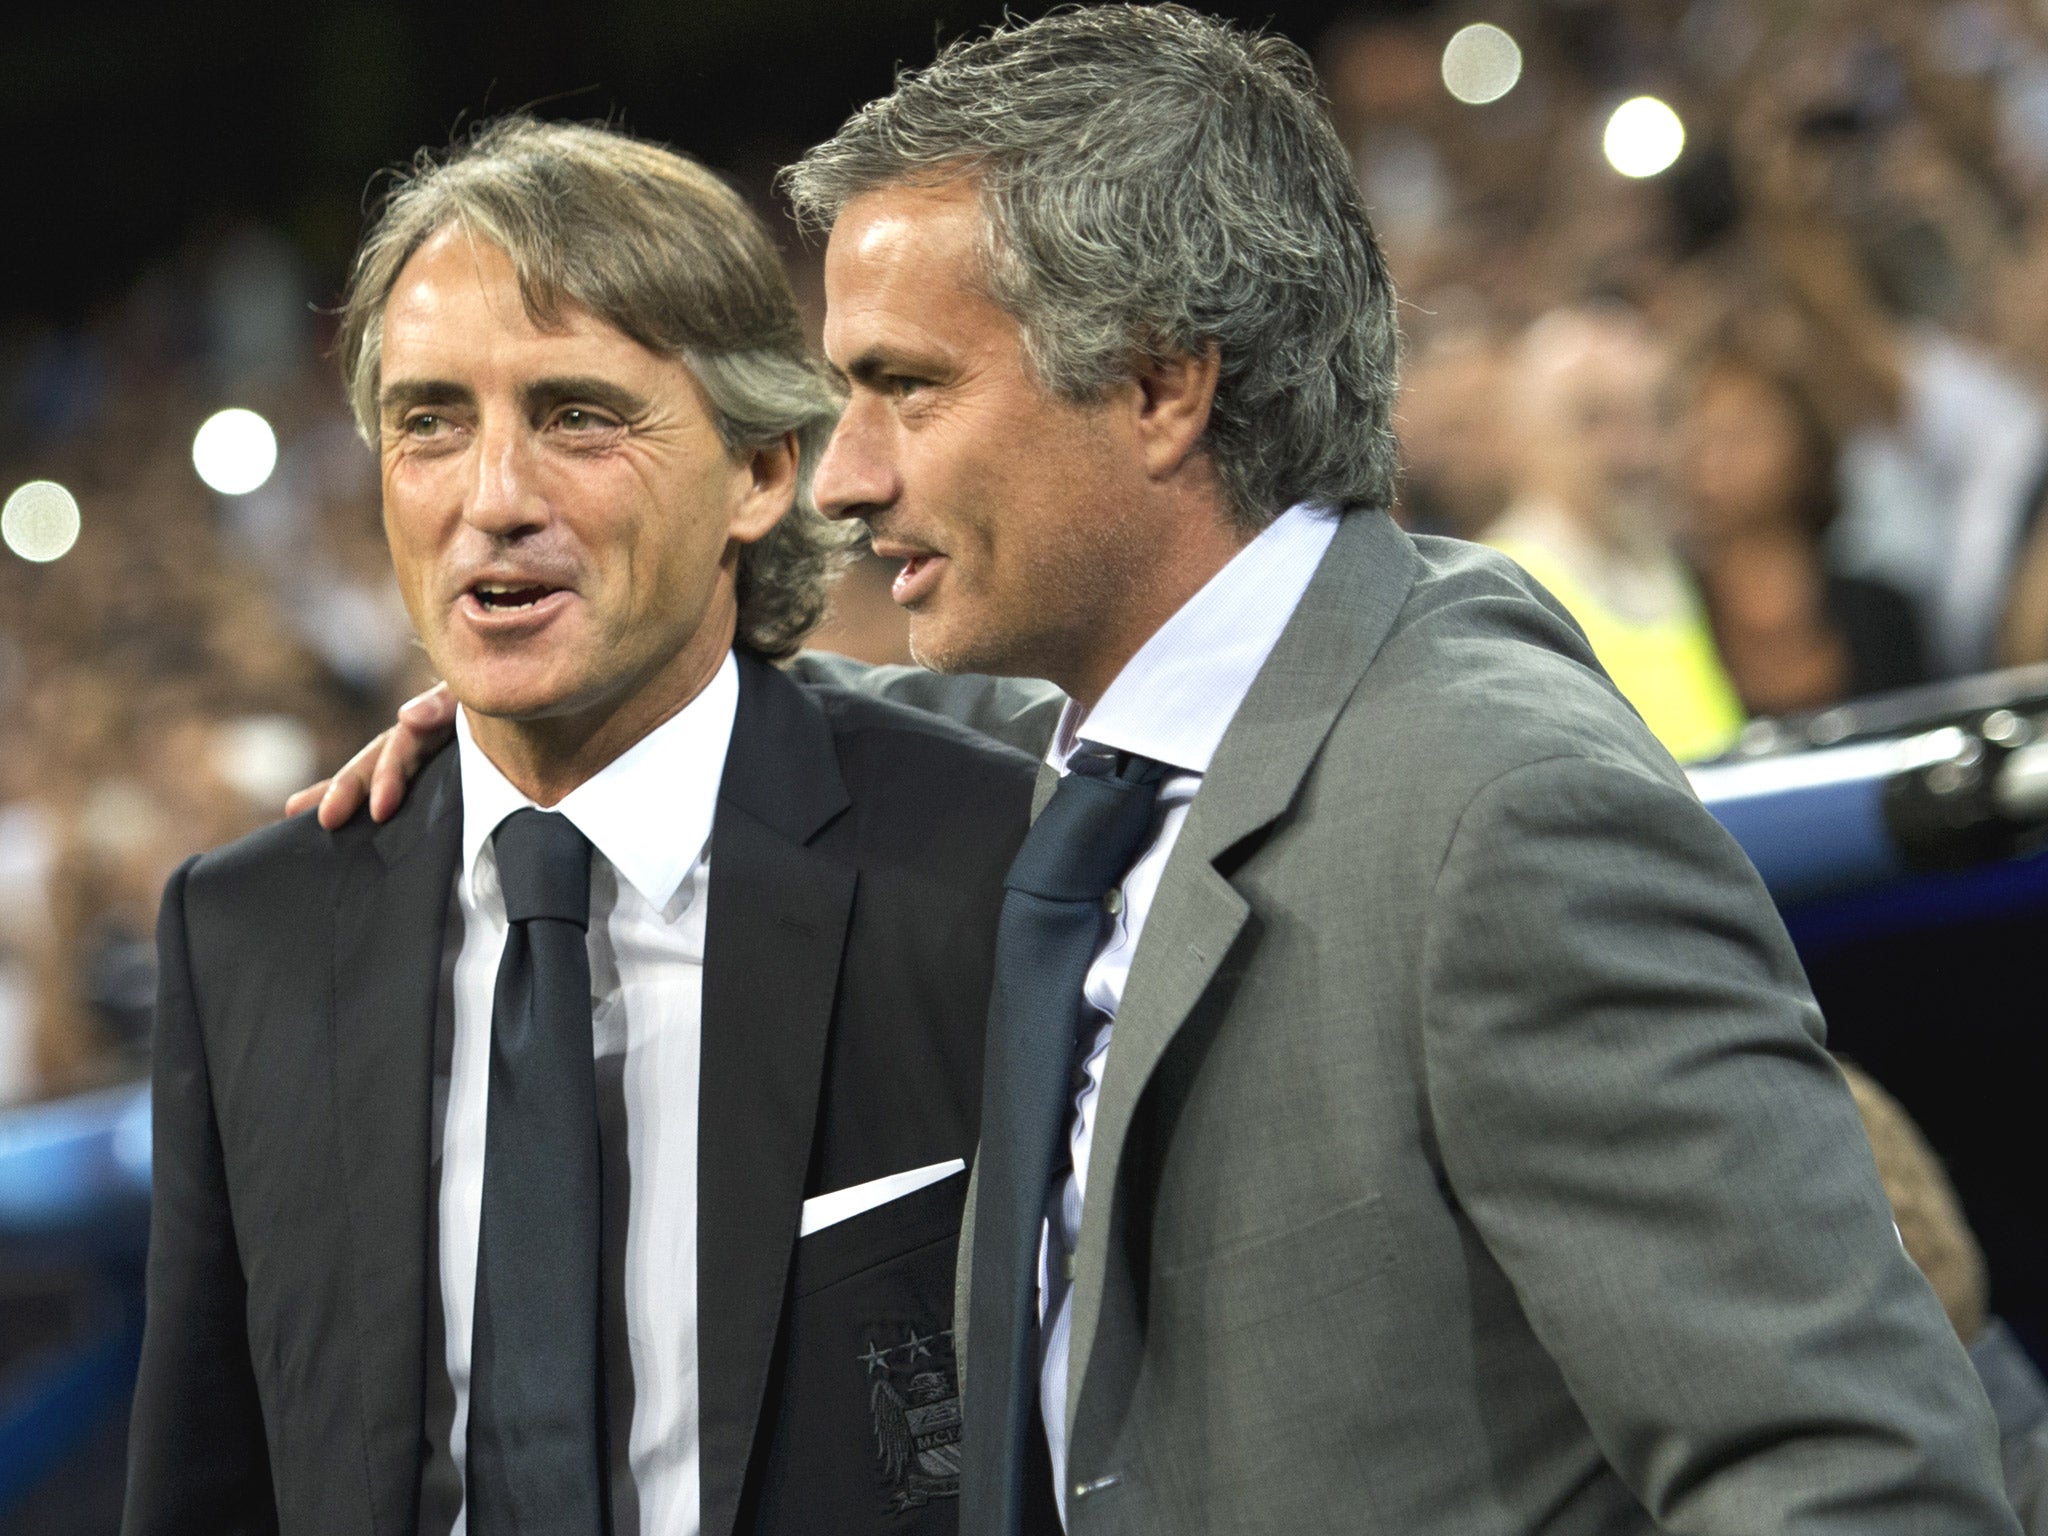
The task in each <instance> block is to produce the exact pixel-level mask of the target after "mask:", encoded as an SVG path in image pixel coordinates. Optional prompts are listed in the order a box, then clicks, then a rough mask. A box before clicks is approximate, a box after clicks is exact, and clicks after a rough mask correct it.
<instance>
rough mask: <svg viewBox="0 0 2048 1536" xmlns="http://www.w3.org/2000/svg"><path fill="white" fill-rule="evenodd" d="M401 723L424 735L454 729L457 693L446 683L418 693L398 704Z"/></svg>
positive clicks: (437, 684)
mask: <svg viewBox="0 0 2048 1536" xmlns="http://www.w3.org/2000/svg"><path fill="white" fill-rule="evenodd" d="M398 719H399V723H400V724H402V725H406V726H409V727H411V728H412V729H413V730H416V731H419V732H420V733H421V734H422V735H429V736H430V735H433V734H434V733H435V732H437V731H443V730H449V729H452V728H453V727H454V725H455V695H454V694H452V693H450V692H449V691H448V685H447V684H446V683H436V684H434V686H433V687H431V688H429V689H427V690H426V692H424V693H416V694H414V695H413V696H412V697H411V698H409V699H407V700H406V701H405V702H404V703H403V704H401V705H399V706H398Z"/></svg>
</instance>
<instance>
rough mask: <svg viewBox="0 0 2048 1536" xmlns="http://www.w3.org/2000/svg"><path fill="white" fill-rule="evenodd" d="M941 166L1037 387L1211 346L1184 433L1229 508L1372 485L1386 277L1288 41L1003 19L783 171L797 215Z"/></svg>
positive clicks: (1391, 469) (1340, 500)
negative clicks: (1214, 368) (972, 192)
mask: <svg viewBox="0 0 2048 1536" xmlns="http://www.w3.org/2000/svg"><path fill="white" fill-rule="evenodd" d="M963 176H964V177H971V178H972V179H973V182H974V184H975V186H976V188H977V191H978V195H979V198H980V202H981V206H982V210H983V212H984V215H985V217H986V220H987V224H988V241H987V246H986V249H985V252H984V258H983V261H984V272H983V281H984V282H985V283H986V285H987V289H988V292H989V295H990V297H991V298H993V299H994V300H995V302H996V303H998V304H1000V305H1001V306H1002V307H1003V308H1004V309H1005V310H1007V311H1008V312H1009V313H1010V314H1011V315H1012V316H1013V317H1015V319H1016V320H1017V322H1018V324H1019V326H1020V327H1021V329H1022V331H1023V337H1024V345H1025V350H1026V355H1027V356H1028V357H1029V359H1030V361H1031V364H1032V367H1033V369H1034V370H1035V372H1036V373H1037V375H1038V377H1039V380H1040V381H1041V382H1042V383H1043V384H1044V385H1046V386H1047V387H1048V388H1050V389H1053V390H1056V391H1058V392H1059V393H1061V394H1063V395H1066V396H1067V397H1069V398H1071V399H1075V400H1088V399H1093V398H1096V397H1098V396H1099V395H1100V393H1101V391H1102V390H1103V389H1104V388H1105V387H1107V386H1108V385H1110V384H1111V383H1113V382H1115V381H1116V380H1117V379H1119V378H1123V377H1127V376H1128V375H1129V374H1130V372H1131V369H1132V365H1133V364H1134V363H1135V362H1136V361H1137V360H1139V359H1142V358H1145V357H1163V356H1169V355H1173V354H1176V353H1180V354H1188V355H1200V354H1201V353H1203V352H1205V351H1206V350H1207V349H1208V348H1209V347H1210V346H1214V347H1215V348H1216V350H1217V353H1218V355H1219V358H1220V361H1221V377H1220V379H1219V381H1218V384H1217V388H1216V400H1215V405H1214V407H1213V410H1212V412H1211V416H1210V422H1209V433H1208V440H1207V446H1208V450H1209V453H1210V456H1211V458H1212V459H1213V461H1214V463H1215V465H1216V468H1217V470H1218V472H1219V474H1220V475H1221V477H1222V480H1223V484H1224V488H1225V490H1226V492H1227V494H1228V496H1229V499H1230V502H1231V506H1232V511H1233V515H1234V516H1235V518H1236V519H1237V520H1238V522H1239V523H1240V524H1241V525H1242V526H1244V527H1246V528H1249V529H1256V528H1259V527H1263V526H1264V525H1265V524H1266V523H1267V522H1270V521H1271V520H1272V518H1273V517H1275V516H1276V515H1278V513H1279V512H1281V511H1282V510H1283V509H1285V508H1286V507H1288V506H1289V505H1291V504H1293V503H1295V502H1298V501H1317V502H1322V503H1325V504H1327V505H1331V506H1334V507H1338V508H1341V509H1350V508H1355V507H1361V506H1375V507H1384V506H1388V505H1390V504H1391V503H1392V500H1393V493H1394V480H1395V465H1396V454H1395V447H1394V435H1393V427H1392V412H1393V401H1394V393H1395V387H1396V379H1397V371H1398V359H1399V351H1400V343H1399V336H1398V331H1397V329H1396V326H1395V322H1394V296H1393V288H1392V284H1391V283H1390V281H1389V280H1388V276H1387V270H1386V263H1385V260H1384V258H1383V257H1382V256H1381V254H1380V250H1379V246H1378V243H1377V242H1376V241H1375V239H1374V238H1373V233H1372V228H1371V225H1370V224H1369V222H1368V221H1367V219H1366V215H1365V208H1364V204H1363V202H1362V201H1361V199H1360V196H1359V191H1358V183H1357V180H1356V177H1355V176H1354V174H1353V172H1352V168H1351V162H1350V159H1349V157H1348V156H1347V155H1346V154H1345V152H1344V146H1343V145H1342V143H1341V142H1340V141H1339V140H1338V137H1337V134H1336V131H1335V130H1334V129H1333V128H1332V127H1331V126H1330V121H1329V117H1328V115H1327V113H1326V112H1325V110H1324V108H1323V104H1322V100H1321V97H1320V95H1319V94H1318V90H1317V86H1316V81H1315V72H1314V67H1313V66H1312V65H1311V64H1310V63H1309V60H1308V56H1307V55H1306V54H1304V53H1303V52H1302V51H1301V50H1300V49H1299V48H1297V47H1296V46H1295V45H1294V44H1292V43H1290V42H1288V41H1286V40H1285V39H1282V38H1278V37H1271V36H1264V35H1259V34H1254V33H1246V32H1243V31H1241V30H1239V29H1237V28H1236V27H1233V26H1231V25H1229V24H1228V23H1226V22H1222V21H1217V20H1214V19H1212V18H1209V17H1206V16H1201V15H1198V14H1196V13H1195V12H1193V11H1190V10H1186V9H1184V8H1183V7H1181V6H1177V5H1151V6H1124V5H1100V6H1090V7H1087V8H1085V9H1078V10H1064V11H1059V12H1055V13H1054V14H1052V15H1050V16H1047V17H1045V18H1043V19H1041V20H1038V21H1034V22H1029V23H1025V24H1010V25H1005V26H1002V27H998V28H996V29H994V30H993V31H990V32H988V33H986V34H985V35H982V36H980V37H975V38H970V39H965V40H962V41H959V42H955V43H953V44H951V45H949V46H948V47H947V48H946V49H944V50H943V51H942V52H941V53H940V54H939V56H938V58H937V59H936V60H935V61H934V62H933V63H932V64H931V65H930V66H929V67H927V68H925V69H922V70H919V71H916V72H914V73H908V74H905V75H903V76H901V77H900V78H899V79H898V81H897V85H896V89H895V90H894V91H893V92H891V93H890V94H889V95H887V96H885V97H883V98H881V99H880V100H878V101H874V102H870V103H869V104H868V105H867V106H865V107H863V108H861V110H860V111H858V112H856V113H855V114H854V115H853V117H852V118H850V119H849V120H848V121H847V123H846V125H845V126H844V127H842V128H841V129H840V130H839V132H838V133H837V134H835V135H834V136H833V137H832V138H831V139H830V140H828V141H827V142H825V143H823V144H821V145H819V146H818V147H817V148H815V149H813V150H812V151H811V152H810V153H809V154H807V155H805V156H804V157H803V158H802V159H801V160H800V161H798V162H797V164H796V165H794V166H792V167H790V168H789V169H788V170H787V171H785V172H784V173H783V184H784V187H785V188H786V190H787V192H788V195H789V198H790V201H791V202H792V204H793V205H794V207H795V210H796V213H797V216H798V218H799V219H800V220H802V221H803V222H804V223H805V224H806V225H807V226H808V227H810V228H811V229H813V230H819V229H828V228H829V227H830V226H831V224H832V223H833V222H834V221H835V220H836V219H837V218H838V217H839V214H840V212H841V211H842V210H843V209H844V208H845V206H846V205H847V204H848V203H849V202H851V201H852V200H853V199H854V198H856V197H858V196H860V195H861V194H862V193H864V192H870V191H874V190H877V189H879V188H882V187H885V186H889V185H892V184H910V185H927V184H937V183H943V182H947V181H950V180H954V179H957V178H960V177H963Z"/></svg>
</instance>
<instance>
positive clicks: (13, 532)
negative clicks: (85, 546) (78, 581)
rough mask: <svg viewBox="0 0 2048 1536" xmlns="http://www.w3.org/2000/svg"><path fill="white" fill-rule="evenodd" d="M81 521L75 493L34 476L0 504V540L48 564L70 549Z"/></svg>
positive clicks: (25, 558)
mask: <svg viewBox="0 0 2048 1536" xmlns="http://www.w3.org/2000/svg"><path fill="white" fill-rule="evenodd" d="M80 523H81V519H80V518H79V515H78V498H77V497H76V496H73V495H72V494H71V493H70V492H69V491H67V490H65V489H64V487H63V486H61V485H59V484H58V483H57V482H56V481H54V480H31V481H29V483H28V484H27V485H24V486H22V487H20V488H19V489H18V490H16V491H15V493H14V494H13V495H12V496H9V497H8V498H7V504H6V505H5V506H4V507H0V542H5V543H6V545H7V547H8V548H9V549H11V550H13V551H14V552H15V553H16V554H17V555H19V556H21V558H22V559H24V560H33V561H35V562H36V563H37V564H38V565H47V564H48V563H49V562H50V561H52V560H61V559H63V558H64V556H66V555H68V554H70V553H71V546H72V545H74V544H76V543H77V542H78V530H79V527H80Z"/></svg>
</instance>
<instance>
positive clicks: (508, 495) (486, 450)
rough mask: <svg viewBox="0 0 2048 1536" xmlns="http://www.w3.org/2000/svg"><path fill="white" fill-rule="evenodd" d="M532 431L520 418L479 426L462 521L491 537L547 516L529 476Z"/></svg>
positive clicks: (517, 531)
mask: <svg viewBox="0 0 2048 1536" xmlns="http://www.w3.org/2000/svg"><path fill="white" fill-rule="evenodd" d="M531 439H532V434H531V433H530V432H528V431H527V430H526V429H525V424H524V423H523V422H511V421H506V420H503V419H502V418H501V419H498V420H495V421H494V420H492V419H491V418H490V417H489V416H488V415H487V416H486V417H485V419H484V420H483V422H482V423H481V424H480V425H479V428H478V432H477V443H476V453H475V458H474V460H473V463H472V473H471V476H470V483H469V487H468V494H467V495H466V496H465V498H464V501H463V508H462V517H463V521H464V522H466V523H468V524H469V525H470V526H471V527H472V528H475V529H476V530H477V531H478V532H480V533H486V534H489V535H490V536H491V537H492V538H494V539H512V538H517V537H519V536H520V535H521V534H523V533H528V532H530V531H532V530H533V529H535V528H538V527H540V526H541V524H543V523H545V522H546V521H547V517H548V505H547V498H546V496H545V495H544V494H543V492H542V490H541V488H540V486H539V484H538V482H537V480H536V478H535V475H534V456H533V444H532V440H531Z"/></svg>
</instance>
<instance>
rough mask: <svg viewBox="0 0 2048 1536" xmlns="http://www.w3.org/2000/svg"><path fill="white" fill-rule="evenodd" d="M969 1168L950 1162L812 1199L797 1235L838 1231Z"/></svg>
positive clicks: (814, 1196)
mask: <svg viewBox="0 0 2048 1536" xmlns="http://www.w3.org/2000/svg"><path fill="white" fill-rule="evenodd" d="M966 1167H967V1164H966V1163H965V1161H963V1160H962V1159H960V1158H957V1157H954V1158H948V1159H947V1160H946V1161H945V1162H943V1163H933V1164H931V1165H930V1166H928V1167H924V1168H912V1169H911V1170H910V1171H909V1172H908V1173H892V1174H890V1175H889V1176H888V1177H887V1178H882V1179H869V1180H868V1181H867V1183H865V1184H855V1185H853V1186H852V1187H851V1188H848V1189H835V1190H833V1191H832V1193H831V1194H829V1195H813V1196H812V1197H811V1198H810V1199H808V1200H806V1201H805V1202H804V1214H803V1220H802V1221H801V1222H800V1223H799V1224H798V1226H797V1229H796V1235H797V1236H798V1237H809V1236H810V1235H811V1234H812V1233H813V1232H822V1231H824V1229H825V1228H827V1227H836V1226H838V1225H839V1223H840V1222H842V1221H845V1220H846V1219H847V1218H848V1217H851V1216H858V1215H859V1214H860V1213H861V1212H862V1211H871V1210H873V1209H874V1208H875V1207H876V1206H878V1205H887V1204H888V1203H889V1202H890V1201H891V1200H901V1199H902V1198H903V1197H904V1196H905V1195H910V1194H915V1193H916V1192H917V1191H918V1190H920V1189H923V1188H924V1187H925V1185H927V1184H936V1183H938V1182H939V1180H941V1179H950V1178H951V1177H952V1176H953V1175H954V1174H956V1173H960V1172H963V1171H964V1170H965V1169H966ZM784 1209H787V1207H784Z"/></svg>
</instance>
